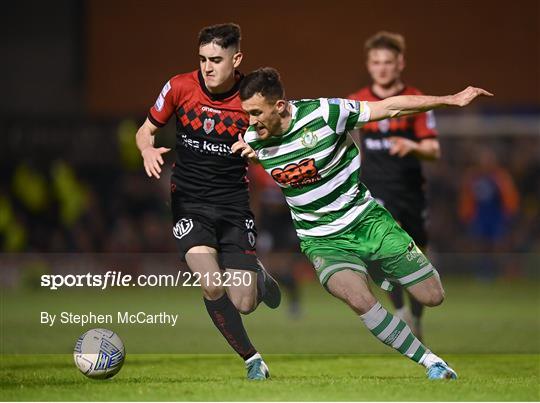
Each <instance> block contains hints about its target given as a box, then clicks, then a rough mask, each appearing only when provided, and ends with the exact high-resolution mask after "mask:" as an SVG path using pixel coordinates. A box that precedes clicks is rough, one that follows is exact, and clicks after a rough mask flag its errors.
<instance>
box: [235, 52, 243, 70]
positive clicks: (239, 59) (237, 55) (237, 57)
mask: <svg viewBox="0 0 540 403" xmlns="http://www.w3.org/2000/svg"><path fill="white" fill-rule="evenodd" d="M243 57H244V54H243V53H242V52H241V51H238V52H236V53H235V54H234V55H233V66H234V68H235V69H236V68H238V66H240V63H242V58H243Z"/></svg>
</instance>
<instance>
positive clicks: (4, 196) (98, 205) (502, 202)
mask: <svg viewBox="0 0 540 403" xmlns="http://www.w3.org/2000/svg"><path fill="white" fill-rule="evenodd" d="M137 123H138V122H136V121H131V120H125V121H120V122H112V121H109V122H105V123H100V124H96V123H93V124H84V123H75V122H74V123H71V124H64V125H62V126H61V127H59V126H58V125H56V126H55V125H50V126H47V124H46V122H37V123H34V124H28V123H26V122H25V123H21V122H17V121H13V122H8V123H7V124H6V127H5V128H4V129H5V133H7V136H8V137H7V138H8V143H9V146H10V147H8V149H9V148H10V149H11V153H7V152H3V153H2V154H3V155H2V157H3V158H2V175H1V185H0V186H1V188H0V190H1V193H0V241H1V250H2V251H3V252H89V253H90V252H91V253H94V252H118V253H127V252H129V253H137V252H141V253H152V252H174V251H175V245H174V239H173V237H172V236H171V218H170V212H169V211H170V210H169V183H168V182H169V172H168V170H167V169H165V172H164V174H163V175H162V178H161V180H159V181H158V180H155V179H149V178H148V177H147V176H146V175H145V173H144V170H143V168H142V160H141V158H140V155H139V152H138V150H137V148H136V146H135V143H134V134H135V132H136V127H137ZM48 133H55V141H52V142H51V143H49V144H47V146H43V144H39V143H40V142H43V139H44V138H46V137H47V134H48ZM22 137H24V140H21V141H18V140H17V139H20V138H22ZM158 142H160V144H163V145H168V146H171V145H172V144H174V128H169V129H167V130H166V132H165V133H164V134H163V135H160V139H159V140H158ZM441 145H442V159H441V160H440V161H438V162H435V163H426V164H424V168H425V169H424V172H425V174H426V177H427V181H426V187H427V188H426V189H427V194H428V198H429V210H428V223H429V226H428V232H429V237H430V247H431V248H432V250H433V251H435V252H438V253H464V252H465V253H469V252H475V253H492V252H498V253H511V252H538V251H540V218H539V217H540V214H539V209H540V202H539V201H540V180H539V179H540V158H538V156H539V155H540V145H539V143H538V141H537V139H536V138H535V136H513V135H510V134H509V135H508V136H497V137H487V136H475V137H464V136H442V137H441ZM38 147H39V149H40V151H39V152H38V153H36V152H35V150H36V148H38ZM24 155H26V156H27V158H25V157H24ZM98 157H99V158H98ZM167 157H168V160H167V161H168V163H169V164H167V165H169V166H170V163H172V160H173V158H174V155H173V152H170V153H169V155H168V156H167ZM249 177H250V187H251V202H252V206H253V210H254V212H255V214H256V217H257V226H258V231H259V239H258V248H259V250H260V252H261V253H266V252H296V251H298V241H297V238H296V235H295V233H294V230H293V227H292V224H291V218H290V215H289V212H288V209H287V207H286V205H285V202H284V199H283V196H282V194H281V192H280V191H279V189H278V188H277V186H276V185H275V184H274V183H273V181H272V179H271V178H270V177H269V176H268V175H266V173H264V171H262V169H260V168H258V167H256V166H255V167H251V168H250V171H249Z"/></svg>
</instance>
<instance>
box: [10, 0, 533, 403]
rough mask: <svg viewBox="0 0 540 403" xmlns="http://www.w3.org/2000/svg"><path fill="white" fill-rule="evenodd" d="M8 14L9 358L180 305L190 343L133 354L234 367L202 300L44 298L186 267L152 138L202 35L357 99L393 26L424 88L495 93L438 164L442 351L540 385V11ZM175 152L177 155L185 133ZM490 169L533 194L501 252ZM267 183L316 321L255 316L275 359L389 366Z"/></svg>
mask: <svg viewBox="0 0 540 403" xmlns="http://www.w3.org/2000/svg"><path fill="white" fill-rule="evenodd" d="M2 14H3V18H2V24H0V32H2V35H1V40H0V46H1V49H2V54H3V55H6V58H5V59H4V62H3V63H2V74H1V75H0V82H1V85H0V87H1V88H2V97H1V98H0V105H1V107H0V108H1V110H2V114H1V117H0V127H1V132H2V135H3V136H2V146H1V147H0V168H1V169H0V250H1V251H2V254H1V255H0V266H1V267H0V286H1V289H0V292H1V295H2V311H1V313H2V330H3V331H2V333H0V336H1V339H2V343H0V344H1V345H0V349H1V351H2V354H4V353H5V354H8V353H9V354H11V353H61V352H69V351H70V349H71V348H72V344H73V341H74V340H75V339H76V337H77V336H78V334H80V332H81V328H80V327H77V326H64V327H58V326H56V327H52V328H48V327H45V326H42V325H39V323H38V320H39V319H38V315H39V311H40V310H44V309H48V310H51V311H60V310H66V309H68V310H73V311H88V310H93V311H100V310H101V311H106V310H114V311H116V310H122V309H131V310H148V311H155V312H157V311H160V310H170V309H176V310H177V311H178V312H179V313H180V314H181V316H182V318H183V319H181V327H180V329H174V328H172V329H166V328H163V327H140V326H123V327H122V326H110V327H111V328H113V329H114V330H116V331H118V332H119V333H120V334H121V335H122V337H123V338H124V341H125V342H126V344H127V345H128V351H130V352H143V353H228V352H229V350H228V349H227V346H226V345H225V343H224V342H223V341H222V340H221V339H220V338H219V337H218V335H217V334H216V332H215V330H214V329H213V328H212V327H211V324H210V321H209V320H208V318H207V317H206V314H205V312H204V310H203V307H202V304H201V301H200V295H199V290H193V289H189V288H185V287H183V288H182V289H180V290H175V289H170V288H167V289H159V290H158V289H144V290H143V289H139V288H137V289H135V290H132V289H129V290H109V291H107V292H103V291H97V290H88V289H84V290H80V289H79V290H61V291H58V292H51V291H48V290H43V289H39V286H38V283H39V275H41V274H43V273H64V274H65V273H84V272H86V271H95V272H103V271H105V270H107V269H110V268H111V267H112V268H119V269H121V270H123V271H124V272H126V271H130V272H133V273H156V272H159V273H161V272H173V271H174V270H176V269H177V268H178V262H177V259H176V255H175V253H174V252H175V245H174V242H173V239H172V237H171V235H170V218H169V207H168V174H167V173H166V174H165V175H163V176H162V179H161V180H160V181H155V180H148V178H147V177H146V176H145V175H144V172H143V168H142V164H141V160H140V156H139V153H138V151H137V149H136V148H135V144H134V134H135V132H136V129H137V127H138V125H139V124H140V123H141V122H142V121H143V120H144V118H145V115H146V112H147V110H148V108H149V107H150V106H151V105H152V104H153V102H154V101H155V98H156V97H157V95H158V93H159V91H160V89H161V87H162V85H163V83H164V82H165V81H167V80H168V79H169V78H170V77H171V76H172V75H175V74H178V73H180V72H186V71H191V70H194V69H196V68H197V53H196V46H195V44H196V39H197V33H198V31H199V29H200V28H201V27H202V26H205V25H209V24H213V23H218V22H227V21H233V22H236V23H238V24H240V25H241V27H242V33H243V41H242V48H243V51H244V53H245V58H244V61H243V64H242V66H241V70H242V71H244V72H248V71H250V70H252V69H254V68H257V67H260V66H273V67H276V68H277V69H279V70H280V72H281V74H282V77H283V80H284V82H285V85H286V88H287V91H288V94H287V95H288V97H289V98H291V99H295V98H308V97H319V96H326V97H331V96H345V95H346V94H348V93H350V92H352V91H354V90H356V89H357V88H359V87H360V86H363V85H366V84H367V83H368V82H369V80H368V76H367V73H366V71H365V68H364V54H363V42H364V40H365V39H366V38H367V37H368V36H369V35H371V34H373V33H374V32H376V31H378V30H381V29H386V30H391V31H396V32H400V33H402V34H403V35H404V36H405V38H406V41H407V53H406V59H407V68H406V70H405V73H404V79H405V81H406V82H407V83H410V84H412V85H415V86H417V87H418V88H420V89H422V90H423V91H424V92H425V93H429V94H446V93H452V92H456V91H458V90H461V89H462V88H464V87H465V86H467V85H469V84H473V85H477V86H481V87H484V88H486V89H488V90H489V91H492V92H494V93H495V95H496V97H495V98H493V99H489V100H480V101H479V102H477V103H476V104H475V105H473V106H471V107H469V108H467V109H466V110H459V111H458V110H443V111H440V112H437V114H436V117H437V121H438V127H439V131H440V141H441V145H442V159H441V161H439V162H437V163H435V164H426V166H425V168H426V170H425V172H426V175H427V179H428V183H427V190H428V196H429V199H430V203H429V206H430V209H429V216H430V220H429V235H430V239H431V244H430V251H429V252H430V256H431V258H432V259H433V261H434V262H435V263H436V265H437V267H438V269H439V270H440V272H441V273H442V275H443V277H444V281H445V283H446V284H447V293H448V299H447V301H446V302H445V304H444V305H443V306H441V307H439V308H437V309H434V310H428V311H427V313H426V338H427V341H428V343H429V344H430V345H431V346H432V347H433V348H434V349H435V350H436V351H440V352H443V353H456V354H457V353H460V354H476V353H496V354H499V353H505V354H507V353H532V354H534V357H536V361H534V368H533V369H534V370H535V371H536V373H537V374H538V370H539V369H540V363H539V360H538V354H539V353H540V292H539V291H540V287H539V285H540V284H539V275H538V273H539V270H538V267H539V264H540V218H539V216H540V214H539V209H540V158H539V156H540V55H539V49H540V46H539V45H540V39H539V38H540V35H539V34H540V32H539V31H540V28H539V25H540V24H539V18H540V17H539V16H540V10H539V3H538V2H537V1H516V2H514V3H512V6H508V7H499V6H496V5H495V4H494V3H493V2H490V1H484V0H482V1H475V2H469V1H409V2H406V3H404V2H392V3H391V4H388V2H375V1H348V0H344V1H336V2H322V1H309V2H308V1H296V2H288V1H273V2H265V3H262V2H261V3H255V2H243V1H239V2H231V3H228V2H200V3H198V2H190V3H187V2H181V1H178V2H174V1H170V2H165V1H158V2H143V1H131V2H130V1H125V0H120V1H115V2H105V1H98V0H96V1H67V0H66V1H56V2H54V3H48V2H47V3H45V2H37V1H36V2H33V1H23V2H9V3H7V4H6V5H4V7H3V12H2ZM157 144H159V145H163V146H171V145H173V144H174V124H172V122H169V124H168V125H167V126H166V127H165V129H164V130H163V131H162V132H160V134H159V135H158V138H157ZM171 154H172V153H170V155H168V162H172V161H171V157H172V155H171ZM481 156H482V157H481ZM494 159H495V160H496V161H497V162H496V163H490V164H488V163H487V161H492V162H493V160H494ZM481 161H484V162H485V164H486V165H482V163H481ZM494 166H496V168H494ZM480 171H481V172H484V173H486V174H489V172H491V173H492V172H493V171H497V172H501V171H504V172H507V173H508V174H509V175H510V176H511V178H512V180H513V183H514V185H515V188H516V190H517V191H516V192H515V193H514V192H513V191H512V189H508V188H504V189H501V192H503V194H505V195H506V196H504V199H505V200H506V203H505V204H504V206H505V207H504V208H502V209H501V210H500V211H498V212H495V213H494V214H495V216H494V220H500V225H501V228H502V230H501V232H500V233H498V235H497V236H495V237H488V238H486V239H482V238H480V239H479V238H478V237H475V236H474V235H473V229H472V228H471V227H470V225H469V224H468V221H467V217H468V212H469V211H470V208H471V204H470V200H471V199H470V198H469V196H470V193H471V192H470V190H467V187H466V183H467V180H466V178H467V177H468V175H470V174H471V173H472V172H480ZM252 186H253V192H252V198H253V203H254V209H255V211H256V213H257V219H258V220H257V222H258V227H259V232H260V239H259V247H260V249H261V254H263V259H264V261H265V262H266V263H267V266H268V267H269V268H270V269H271V270H277V271H279V272H280V273H281V274H282V277H287V275H289V274H290V273H293V274H292V275H293V276H294V277H295V278H296V280H298V281H299V283H300V284H301V289H300V301H301V302H300V303H301V305H300V311H298V312H294V311H289V310H288V308H290V306H288V305H287V301H286V304H285V306H284V308H283V309H281V310H280V311H278V312H273V311H269V310H267V309H265V308H262V309H259V310H258V311H257V312H256V313H255V314H254V315H251V316H249V317H247V318H246V322H247V326H248V329H249V331H250V334H252V338H253V339H254V340H256V341H257V344H258V345H259V346H261V349H262V350H263V351H265V352H268V353H317V354H319V353H320V354H322V353H385V352H388V350H386V349H385V348H384V347H383V346H381V345H379V344H378V343H377V342H376V341H375V340H372V338H371V336H370V335H369V334H368V333H367V332H364V331H363V330H362V329H361V326H360V325H359V324H358V321H357V320H355V318H354V315H352V314H351V313H350V312H348V311H347V309H346V308H345V307H344V306H341V305H340V303H339V302H337V301H333V300H332V299H331V298H329V297H328V295H327V294H326V293H325V292H324V291H323V290H322V289H321V288H320V286H319V285H318V284H317V283H316V280H315V279H314V278H313V276H312V275H311V271H310V269H309V267H308V266H307V265H306V262H305V260H303V258H302V257H301V256H299V255H297V254H296V253H295V252H296V245H297V244H296V241H295V236H294V234H292V233H291V232H290V226H289V225H288V221H287V218H286V217H287V211H286V210H285V209H284V207H283V206H282V205H281V204H280V203H281V200H280V198H279V196H276V193H275V189H273V188H272V187H271V186H268V184H267V183H266V181H265V180H264V178H262V179H261V178H257V177H254V178H252ZM284 217H285V218H284ZM277 222H279V223H280V224H279V226H277V225H276V224H275V223H277ZM293 267H294V270H291V268H293ZM384 301H387V300H386V299H385V300H384ZM387 305H388V304H387ZM171 307H172V308H171ZM283 335H286V336H283ZM36 336H37V337H36ZM36 340H39V342H38V343H36ZM328 340H340V342H339V343H333V342H332V343H329V342H328ZM473 397H474V396H473ZM524 397H525V398H526V397H527V396H522V398H524ZM536 399H538V397H537V398H536Z"/></svg>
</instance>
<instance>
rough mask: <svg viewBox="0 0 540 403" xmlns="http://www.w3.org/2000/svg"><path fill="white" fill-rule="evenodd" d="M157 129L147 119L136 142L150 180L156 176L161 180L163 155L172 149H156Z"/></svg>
mask: <svg viewBox="0 0 540 403" xmlns="http://www.w3.org/2000/svg"><path fill="white" fill-rule="evenodd" d="M157 129H158V127H157V126H156V125H154V124H153V123H152V122H150V120H148V118H147V119H146V120H145V122H144V123H143V125H142V126H141V127H140V128H139V130H138V131H137V134H136V135H135V140H136V142H137V147H138V148H139V151H140V152H141V156H142V157H143V160H144V169H145V171H146V174H147V175H148V177H149V178H151V177H152V176H155V177H156V178H157V179H159V174H160V173H161V165H163V157H162V156H161V154H165V153H166V152H168V151H170V150H171V149H170V148H165V147H160V148H154V135H155V134H156V131H157Z"/></svg>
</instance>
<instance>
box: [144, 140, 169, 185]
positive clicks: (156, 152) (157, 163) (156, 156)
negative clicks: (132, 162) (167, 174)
mask: <svg viewBox="0 0 540 403" xmlns="http://www.w3.org/2000/svg"><path fill="white" fill-rule="evenodd" d="M169 151H171V149H170V148H165V147H160V148H154V147H147V148H145V149H144V150H142V151H141V155H142V157H143V160H144V169H145V170H146V174H147V175H148V177H150V178H151V177H152V176H155V177H156V178H157V179H159V174H160V173H161V165H163V157H162V156H161V155H162V154H165V153H166V152H169Z"/></svg>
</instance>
